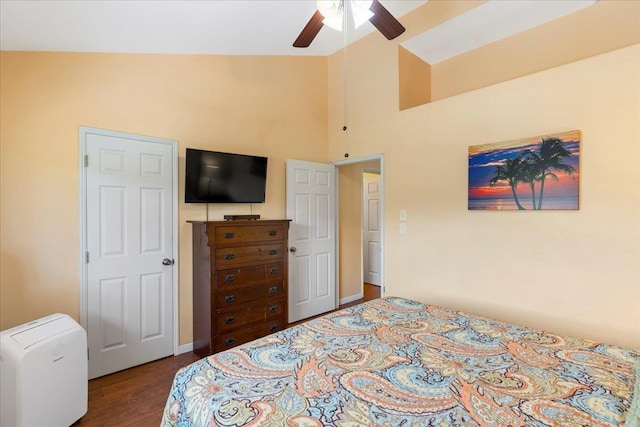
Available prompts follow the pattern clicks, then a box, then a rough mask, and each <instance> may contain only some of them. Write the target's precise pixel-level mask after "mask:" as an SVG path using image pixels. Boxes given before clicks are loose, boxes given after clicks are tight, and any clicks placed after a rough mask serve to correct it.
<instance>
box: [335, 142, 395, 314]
mask: <svg viewBox="0 0 640 427" xmlns="http://www.w3.org/2000/svg"><path fill="white" fill-rule="evenodd" d="M383 163H384V158H383V155H382V154H379V155H373V156H368V157H364V158H355V159H348V160H342V161H339V162H335V165H336V166H337V174H336V175H337V186H338V266H339V271H338V275H337V278H338V284H337V285H338V286H337V287H338V297H339V305H342V304H348V303H350V302H352V301H356V300H359V299H361V298H363V297H364V293H365V285H364V283H365V282H367V281H369V280H371V278H370V277H366V278H365V276H366V274H365V271H364V269H365V268H366V269H368V270H370V269H371V268H370V266H365V257H366V258H367V261H372V260H373V261H375V262H376V266H375V267H374V270H375V271H376V280H374V281H375V282H377V283H375V285H377V286H380V288H379V292H380V295H381V296H384V273H383V271H384V191H383V190H384V185H383V182H384V165H383ZM371 172H375V175H376V176H377V178H378V179H377V181H378V182H377V184H376V185H377V187H378V188H377V191H376V196H375V197H376V201H375V202H372V204H373V205H377V209H376V211H375V212H374V213H369V212H367V211H368V209H367V208H368V206H366V205H365V203H368V202H367V201H366V198H365V197H364V196H363V194H364V187H365V181H364V174H365V173H371ZM365 215H373V216H374V218H373V219H375V220H376V222H377V227H374V228H378V231H377V236H375V237H374V238H375V239H376V243H374V244H373V245H369V246H368V247H367V248H365V246H364V240H363V238H364V237H365V235H366V233H367V232H366V229H367V228H368V227H367V224H365V222H366V219H368V218H365ZM371 246H375V248H373V251H375V252H371V250H372V247H371ZM367 286H369V285H367Z"/></svg>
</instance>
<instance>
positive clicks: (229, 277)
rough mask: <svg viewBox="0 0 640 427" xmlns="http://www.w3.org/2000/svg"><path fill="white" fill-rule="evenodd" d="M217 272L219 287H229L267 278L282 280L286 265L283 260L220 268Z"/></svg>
mask: <svg viewBox="0 0 640 427" xmlns="http://www.w3.org/2000/svg"><path fill="white" fill-rule="evenodd" d="M215 274H216V284H217V285H218V287H219V288H223V287H224V288H228V287H235V286H238V285H244V284H247V283H255V282H263V281H265V280H279V279H280V280H281V279H283V278H284V265H283V264H282V263H281V262H276V263H273V264H263V265H256V266H250V267H240V268H230V269H228V270H218V271H216V273H215Z"/></svg>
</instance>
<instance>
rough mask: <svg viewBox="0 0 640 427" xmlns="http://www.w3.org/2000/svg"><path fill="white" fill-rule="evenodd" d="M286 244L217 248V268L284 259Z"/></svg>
mask: <svg viewBox="0 0 640 427" xmlns="http://www.w3.org/2000/svg"><path fill="white" fill-rule="evenodd" d="M284 249H285V246H284V245H283V244H282V243H279V244H273V245H256V246H239V247H234V248H217V249H216V269H218V270H223V269H227V268H230V267H233V266H234V265H242V264H246V263H254V262H256V263H257V262H265V263H268V262H273V261H278V260H280V259H282V256H283V254H284Z"/></svg>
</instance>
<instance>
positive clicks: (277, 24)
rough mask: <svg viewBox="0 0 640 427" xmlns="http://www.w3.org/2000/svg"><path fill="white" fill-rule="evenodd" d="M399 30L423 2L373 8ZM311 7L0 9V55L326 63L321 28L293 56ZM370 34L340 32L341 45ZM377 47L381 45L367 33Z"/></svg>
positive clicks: (439, 48)
mask: <svg viewBox="0 0 640 427" xmlns="http://www.w3.org/2000/svg"><path fill="white" fill-rule="evenodd" d="M380 1H381V3H382V4H383V5H384V6H385V7H386V8H387V9H388V10H389V12H391V14H392V15H394V16H395V17H396V18H399V20H400V21H401V22H402V19H401V17H402V16H403V15H405V14H406V13H408V12H410V11H412V10H414V9H416V8H418V7H420V6H422V5H424V4H425V3H427V0H380ZM595 1H596V0H490V1H489V2H487V3H485V4H483V5H481V6H479V7H477V8H475V9H473V10H471V11H470V12H467V13H466V14H464V15H460V16H459V17H457V18H454V19H452V20H450V21H448V22H445V23H443V24H441V25H439V26H437V27H435V28H432V29H431V30H429V31H426V32H424V33H422V34H421V35H418V36H416V37H414V38H412V39H409V40H406V41H404V42H403V43H402V45H403V46H404V47H406V48H407V49H409V50H410V51H412V52H413V53H414V54H416V55H417V56H419V57H421V58H423V59H424V60H425V61H426V62H429V63H432V64H433V63H437V62H440V61H443V60H445V59H448V58H451V57H453V56H456V55H458V54H460V53H464V52H465V51H468V50H471V49H475V48H477V47H480V46H482V45H484V44H487V43H491V42H493V41H495V40H499V39H501V38H503V37H507V36H509V35H512V34H515V33H517V32H519V31H523V30H525V29H528V28H531V27H533V26H536V25H539V24H541V23H544V22H546V21H549V20H552V19H555V18H557V17H559V16H562V15H564V14H567V13H571V12H573V11H575V10H577V9H579V8H582V7H586V6H588V5H590V4H593V3H595ZM315 10H316V2H315V0H201V1H188V0H184V1H169V0H166V1H164V0H147V1H142V0H117V1H116V0H53V1H51V0H35V1H34V0H0V49H1V50H16V51H64V52H120V53H170V54H220V55H314V56H324V55H330V54H332V53H334V52H336V51H338V50H340V49H341V48H342V46H344V35H343V34H342V33H340V32H338V31H335V30H332V29H331V28H328V27H326V26H325V27H324V28H323V29H322V30H321V31H320V33H319V34H318V36H317V37H316V38H315V40H314V41H313V43H312V44H311V46H310V47H308V48H305V49H299V48H294V47H293V46H292V43H293V41H294V40H295V39H296V37H297V36H298V34H299V33H300V31H301V30H302V28H303V27H304V25H305V24H306V23H307V21H308V20H309V19H310V18H311V16H312V15H313V13H314V12H315ZM374 31H375V28H374V27H373V26H372V25H371V24H370V23H369V22H366V23H365V24H363V25H362V26H361V27H360V28H358V29H357V30H354V29H353V28H351V29H350V30H349V31H348V32H347V35H348V42H349V43H351V42H353V41H355V40H357V39H359V38H362V37H364V36H366V35H367V34H369V33H371V32H374ZM377 34H378V37H383V36H382V35H381V34H379V33H377Z"/></svg>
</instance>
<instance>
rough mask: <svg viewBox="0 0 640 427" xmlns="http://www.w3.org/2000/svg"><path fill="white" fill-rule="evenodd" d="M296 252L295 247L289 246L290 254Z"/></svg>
mask: <svg viewBox="0 0 640 427" xmlns="http://www.w3.org/2000/svg"><path fill="white" fill-rule="evenodd" d="M296 251H297V249H296V247H295V246H291V247H290V248H289V252H291V253H292V254H295V253H296Z"/></svg>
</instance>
